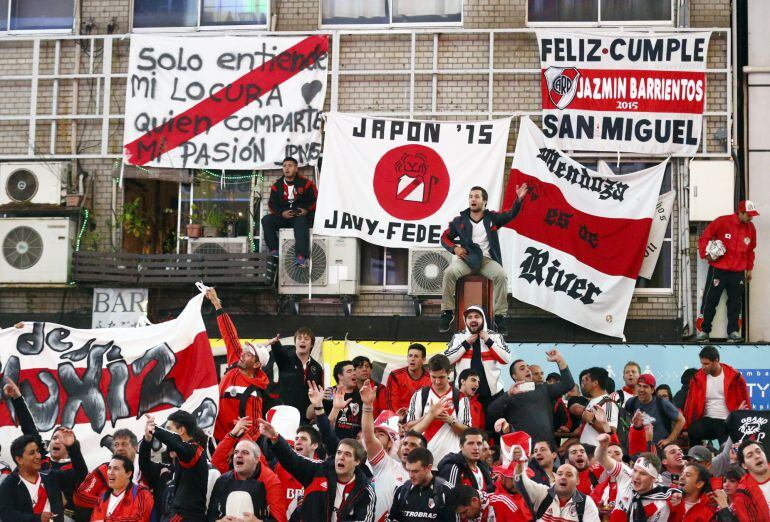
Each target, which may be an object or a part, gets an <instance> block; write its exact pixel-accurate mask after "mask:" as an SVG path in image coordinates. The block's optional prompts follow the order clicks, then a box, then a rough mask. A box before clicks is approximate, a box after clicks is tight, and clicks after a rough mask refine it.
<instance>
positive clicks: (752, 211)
mask: <svg viewBox="0 0 770 522" xmlns="http://www.w3.org/2000/svg"><path fill="white" fill-rule="evenodd" d="M738 212H745V213H746V214H748V215H749V216H758V215H759V211H757V206H756V205H755V204H754V202H753V201H751V200H748V199H744V200H742V201H740V202H739V203H738Z"/></svg>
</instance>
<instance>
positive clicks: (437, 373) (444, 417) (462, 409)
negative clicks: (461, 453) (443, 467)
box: [407, 354, 471, 463]
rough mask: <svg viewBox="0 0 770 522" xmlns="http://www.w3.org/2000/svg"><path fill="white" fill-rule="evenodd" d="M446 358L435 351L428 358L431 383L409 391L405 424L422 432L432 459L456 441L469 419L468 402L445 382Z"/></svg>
mask: <svg viewBox="0 0 770 522" xmlns="http://www.w3.org/2000/svg"><path fill="white" fill-rule="evenodd" d="M449 367H450V363H449V359H448V358H447V356H446V355H443V354H436V355H434V356H433V357H431V359H430V361H429V362H428V372H429V373H430V380H431V386H430V387H426V388H422V389H420V390H418V391H416V392H415V393H414V395H412V401H411V402H410V404H409V414H408V416H407V426H409V427H411V429H413V430H415V431H418V432H420V433H422V434H423V435H425V438H426V439H427V440H428V450H430V452H431V453H432V454H433V458H434V460H433V462H434V463H438V462H441V459H443V458H444V457H445V456H446V455H447V454H449V453H451V452H453V451H454V450H455V449H456V448H457V447H458V446H459V444H460V434H461V433H462V432H463V431H465V429H466V428H467V427H468V426H469V425H470V423H471V414H470V405H469V404H468V399H467V398H466V397H463V396H462V394H461V393H460V390H458V389H456V388H454V387H453V386H452V385H451V384H450V383H449Z"/></svg>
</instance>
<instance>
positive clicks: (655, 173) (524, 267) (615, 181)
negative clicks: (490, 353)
mask: <svg viewBox="0 0 770 522" xmlns="http://www.w3.org/2000/svg"><path fill="white" fill-rule="evenodd" d="M666 164H667V160H666V161H664V162H663V163H661V164H660V165H656V166H654V167H652V168H649V169H645V170H642V171H639V172H635V173H632V174H626V175H623V176H614V175H612V176H610V175H601V174H599V173H597V172H596V171H593V170H589V169H587V168H585V167H583V166H582V165H581V164H580V163H578V162H576V161H574V160H573V159H571V158H570V157H569V156H567V155H565V154H564V153H563V152H561V151H560V150H558V149H553V148H550V147H548V146H547V145H546V140H545V136H544V135H543V133H542V132H541V131H540V130H539V129H538V128H537V126H536V125H535V124H534V123H532V121H531V120H530V119H529V118H522V120H521V127H520V128H519V136H518V140H517V142H516V154H515V156H514V159H513V163H512V165H511V174H510V177H509V179H508V186H507V187H506V190H505V198H504V201H503V206H504V208H507V207H506V205H510V204H511V202H512V201H513V200H514V198H515V197H516V191H515V187H516V185H521V184H522V183H524V182H526V183H527V184H528V185H529V186H530V191H529V193H528V194H527V196H526V198H525V200H524V206H523V208H522V210H521V212H520V213H519V215H518V216H517V217H516V219H514V220H513V221H512V222H511V223H510V224H509V225H507V227H506V228H503V229H501V230H500V243H501V249H502V254H503V261H504V264H505V268H506V271H507V273H508V285H509V287H510V290H511V293H512V294H513V296H514V297H515V298H517V299H519V300H521V301H524V302H527V303H530V304H532V305H535V306H538V307H540V308H542V309H544V310H547V311H549V312H552V313H554V314H556V315H558V316H560V317H563V318H564V319H567V320H568V321H571V322H573V323H575V324H578V325H580V326H583V327H585V328H588V329H589V330H593V331H595V332H599V333H603V334H606V335H611V336H613V337H623V327H624V325H625V322H626V314H627V313H628V307H629V305H630V303H631V297H632V295H633V291H634V286H635V283H636V278H637V275H638V274H639V268H640V267H641V264H642V259H643V258H644V249H645V246H646V245H647V238H648V235H649V232H650V226H651V223H652V216H653V213H654V212H655V204H656V201H657V198H658V193H659V191H660V186H661V183H662V181H663V174H664V172H665V169H666Z"/></svg>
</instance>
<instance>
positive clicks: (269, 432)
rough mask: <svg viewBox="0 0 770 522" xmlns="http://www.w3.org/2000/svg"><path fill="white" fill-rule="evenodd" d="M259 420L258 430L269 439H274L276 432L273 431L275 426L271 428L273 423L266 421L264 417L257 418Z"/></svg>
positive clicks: (276, 435) (276, 436)
mask: <svg viewBox="0 0 770 522" xmlns="http://www.w3.org/2000/svg"><path fill="white" fill-rule="evenodd" d="M257 421H258V422H259V431H260V433H262V435H264V436H265V437H267V438H268V439H270V440H275V439H277V438H278V432H277V431H275V428H273V425H272V424H270V423H269V422H267V421H266V420H265V419H257Z"/></svg>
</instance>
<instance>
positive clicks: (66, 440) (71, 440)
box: [59, 428, 75, 448]
mask: <svg viewBox="0 0 770 522" xmlns="http://www.w3.org/2000/svg"><path fill="white" fill-rule="evenodd" d="M59 433H61V442H62V444H64V446H65V447H67V448H69V447H70V446H72V445H73V444H75V432H73V431H72V430H71V429H69V428H62V429H60V430H59Z"/></svg>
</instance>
